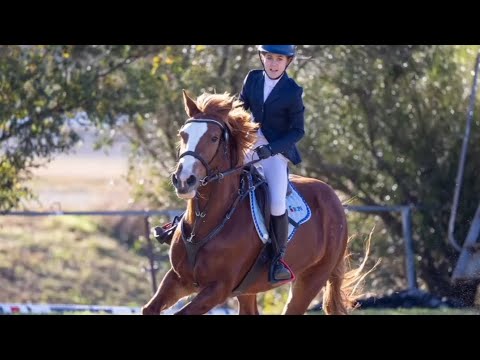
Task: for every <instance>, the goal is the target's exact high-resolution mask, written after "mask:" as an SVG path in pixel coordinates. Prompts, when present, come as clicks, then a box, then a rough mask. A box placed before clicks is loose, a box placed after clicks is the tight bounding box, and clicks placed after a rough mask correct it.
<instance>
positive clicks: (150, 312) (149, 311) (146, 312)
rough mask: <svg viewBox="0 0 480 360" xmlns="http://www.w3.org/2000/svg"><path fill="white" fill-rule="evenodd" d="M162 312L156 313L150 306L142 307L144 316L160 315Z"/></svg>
mask: <svg viewBox="0 0 480 360" xmlns="http://www.w3.org/2000/svg"><path fill="white" fill-rule="evenodd" d="M159 314H160V311H155V309H152V308H150V307H148V306H143V307H142V315H159Z"/></svg>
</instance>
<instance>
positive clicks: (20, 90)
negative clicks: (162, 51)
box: [0, 45, 160, 211]
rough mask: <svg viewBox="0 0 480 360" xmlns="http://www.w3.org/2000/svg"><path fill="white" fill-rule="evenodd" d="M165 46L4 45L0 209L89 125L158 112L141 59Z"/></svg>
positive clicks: (0, 71)
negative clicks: (34, 171) (37, 169)
mask: <svg viewBox="0 0 480 360" xmlns="http://www.w3.org/2000/svg"><path fill="white" fill-rule="evenodd" d="M159 48H160V47H158V46H156V47H154V46H135V47H132V46H127V45H123V46H119V45H98V46H97V45H92V46H84V45H75V46H73V45H68V46H67V45H63V46H62V45H48V46H44V45H37V46H30V45H22V46H13V45H10V46H0V96H1V98H0V104H1V106H0V145H1V150H0V179H2V180H1V181H2V186H1V187H0V211H6V210H9V209H11V208H12V207H15V206H16V205H18V203H19V201H20V200H21V198H23V197H24V196H26V195H27V194H28V193H29V191H28V189H27V188H25V187H21V186H20V185H19V183H20V182H21V181H23V180H25V179H28V178H29V177H30V174H29V172H28V170H29V169H31V168H32V167H35V166H37V165H38V161H39V159H41V158H43V159H47V160H48V159H51V157H52V156H53V155H54V154H55V153H59V152H65V151H68V150H69V149H70V148H71V147H72V146H73V145H74V144H75V142H76V141H77V140H78V135H77V133H76V129H78V126H79V125H80V126H81V125H84V124H85V120H87V122H88V123H94V124H97V125H99V126H100V125H113V124H115V123H116V122H117V121H118V120H119V117H120V116H121V115H125V116H126V117H127V119H128V118H129V117H130V116H132V115H134V114H136V113H137V112H140V110H141V112H142V113H143V112H145V109H152V108H154V104H155V103H156V101H157V98H155V97H154V96H152V93H151V92H150V93H148V90H149V89H150V91H151V89H152V88H151V87H150V88H148V85H149V84H148V83H147V84H144V82H143V81H144V78H145V75H143V76H142V72H141V71H140V73H139V71H138V70H137V66H136V64H135V62H136V61H137V60H139V59H140V58H141V57H146V56H148V54H150V53H151V52H156V51H158V49H159ZM147 74H148V73H147ZM144 87H146V89H145V90H142V89H143V88H144ZM139 89H140V90H139ZM146 100H148V101H146ZM79 112H84V113H85V114H86V119H85V117H84V118H83V119H82V117H81V116H78V115H79V114H81V113H79Z"/></svg>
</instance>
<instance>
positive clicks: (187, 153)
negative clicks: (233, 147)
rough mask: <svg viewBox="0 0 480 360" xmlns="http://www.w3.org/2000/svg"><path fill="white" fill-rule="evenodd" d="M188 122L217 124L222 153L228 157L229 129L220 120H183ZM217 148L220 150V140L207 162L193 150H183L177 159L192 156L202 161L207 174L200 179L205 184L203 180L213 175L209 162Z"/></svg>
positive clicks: (214, 156)
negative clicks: (220, 132) (220, 135)
mask: <svg viewBox="0 0 480 360" xmlns="http://www.w3.org/2000/svg"><path fill="white" fill-rule="evenodd" d="M190 123H207V124H215V125H217V126H218V127H219V128H220V129H221V130H222V137H221V139H222V141H223V155H224V156H225V157H226V158H227V159H228V157H229V155H228V145H229V144H228V142H229V136H228V131H229V130H228V128H227V127H226V126H225V125H224V124H222V123H221V122H220V121H217V120H213V119H188V120H187V121H186V122H185V125H187V124H190ZM185 125H184V126H185ZM182 128H183V127H182ZM180 130H181V129H180ZM219 150H220V142H219V144H218V147H217V151H215V154H214V155H213V157H212V159H211V160H210V161H209V162H207V161H206V160H205V159H204V158H203V157H202V156H201V155H200V154H198V153H197V152H195V151H185V152H183V153H182V154H180V155H179V156H178V160H180V159H181V158H182V157H184V156H193V157H194V158H195V159H197V160H199V161H200V162H201V163H202V165H203V166H204V167H205V170H207V175H206V176H205V178H203V179H202V180H200V183H201V185H203V186H205V185H206V183H204V180H205V179H207V178H210V177H211V176H213V171H212V169H211V167H210V164H211V163H212V161H213V160H214V159H215V158H216V157H217V154H218V151H219Z"/></svg>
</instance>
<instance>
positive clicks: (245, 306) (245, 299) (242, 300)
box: [237, 294, 259, 315]
mask: <svg viewBox="0 0 480 360" xmlns="http://www.w3.org/2000/svg"><path fill="white" fill-rule="evenodd" d="M237 300H238V315H258V314H259V313H258V306H257V295H256V294H248V295H239V296H237Z"/></svg>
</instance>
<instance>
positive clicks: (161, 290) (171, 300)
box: [142, 269, 193, 315]
mask: <svg viewBox="0 0 480 360" xmlns="http://www.w3.org/2000/svg"><path fill="white" fill-rule="evenodd" d="M192 292H193V291H192V289H189V288H188V287H187V286H185V284H183V283H182V281H181V280H180V278H179V277H178V275H177V274H176V273H175V272H174V271H173V269H170V270H169V271H168V272H167V274H166V275H165V277H164V278H163V280H162V283H161V284H160V286H159V287H158V289H157V292H156V293H155V295H153V297H152V298H151V299H150V301H149V302H148V303H147V304H146V305H144V306H143V307H142V314H143V315H160V312H161V311H163V310H166V309H168V308H169V307H170V306H172V305H174V304H175V303H176V302H177V301H178V300H180V299H181V298H183V297H185V296H187V295H190V294H191V293H192Z"/></svg>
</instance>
